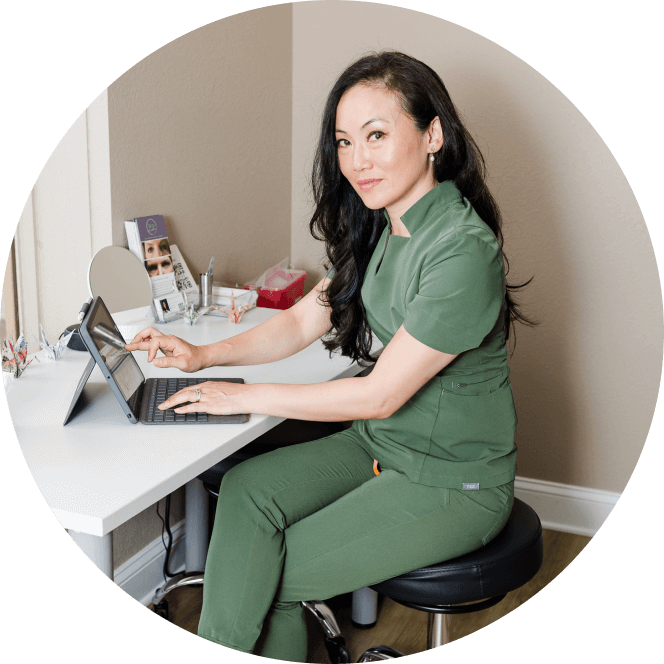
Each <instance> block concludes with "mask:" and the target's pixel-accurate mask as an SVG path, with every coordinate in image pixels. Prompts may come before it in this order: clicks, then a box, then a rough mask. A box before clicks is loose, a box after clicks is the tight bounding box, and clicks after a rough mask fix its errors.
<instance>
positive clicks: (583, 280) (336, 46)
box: [292, 2, 662, 492]
mask: <svg viewBox="0 0 664 664" xmlns="http://www.w3.org/2000/svg"><path fill="white" fill-rule="evenodd" d="M326 26H343V30H341V31H339V30H333V29H328V28H326ZM381 48H394V49H399V50H403V51H405V52H407V53H409V54H411V55H413V56H415V57H417V58H420V59H421V60H423V61H424V62H426V63H427V64H429V65H431V66H432V67H433V68H434V69H436V71H437V72H438V73H439V74H440V75H441V77H442V79H443V81H444V82H445V84H446V86H447V88H448V90H449V92H450V94H451V96H452V99H453V100H454V102H455V104H456V105H457V107H458V108H459V110H460V111H461V113H462V115H463V116H464V117H465V119H466V123H467V126H468V128H469V129H470V131H471V133H472V134H473V136H474V137H475V139H476V140H477V141H478V143H479V146H480V148H481V149H482V151H483V153H484V155H485V157H486V159H487V163H488V167H489V172H490V176H491V178H490V182H489V184H490V186H491V189H492V191H493V193H494V194H495V195H496V197H497V199H498V203H499V205H500V206H501V209H502V212H503V215H504V232H505V239H506V244H505V247H506V251H507V255H508V258H509V259H510V260H511V266H512V270H511V273H510V278H511V280H512V281H520V280H525V279H527V278H529V277H530V276H531V275H534V276H535V280H534V282H533V284H532V285H531V286H529V287H528V289H527V290H526V291H525V292H524V294H523V296H522V297H521V302H522V303H523V304H524V307H525V309H526V310H527V311H528V312H529V313H531V314H534V315H535V316H537V317H539V318H540V319H541V321H542V324H541V325H540V326H539V327H537V328H536V329H534V330H530V329H523V328H520V329H518V331H517V337H518V343H517V347H516V351H515V353H514V356H513V358H512V361H511V368H512V374H511V375H512V382H513V386H514V392H515V397H516V401H517V411H518V417H519V427H518V440H517V442H518V445H519V461H518V475H519V476H521V477H528V478H534V479H542V480H549V481H553V482H562V483H565V484H573V485H580V486H585V487H591V488H597V489H604V490H607V491H617V492H619V491H622V490H623V488H624V486H625V484H626V483H627V481H628V479H629V477H630V475H631V472H632V470H633V468H634V466H635V464H636V461H637V459H638V457H639V454H640V452H641V448H642V447H643V444H644V442H645V439H646V435H647V432H648V428H649V425H650V421H651V419H652V414H653V412H654V407H655V401H656V397H657V388H658V384H659V377H660V373H661V366H662V301H661V293H660V290H659V283H658V279H657V268H656V264H655V257H654V252H653V249H652V246H651V243H650V239H649V237H648V232H647V228H646V225H645V223H644V221H643V218H642V216H641V213H640V211H639V208H638V205H637V203H636V200H635V199H634V196H633V195H632V192H631V190H630V187H629V184H628V183H627V181H626V180H625V178H624V176H623V174H622V172H621V170H620V168H619V166H618V164H617V163H616V162H615V160H614V159H613V157H612V155H611V153H610V151H609V149H608V148H607V146H606V145H605V144H604V143H603V142H602V140H601V138H600V137H599V136H598V135H597V134H596V133H595V131H594V130H593V128H592V127H591V126H590V125H589V124H588V123H587V122H586V120H585V118H584V117H583V116H582V115H581V114H580V113H579V112H578V111H577V110H576V108H575V107H574V106H573V105H572V104H571V103H570V102H569V101H568V100H567V99H566V98H565V97H564V96H563V95H562V94H561V93H560V92H559V91H558V90H557V89H556V88H554V87H553V86H552V85H551V84H550V83H549V82H548V81H547V80H546V79H544V78H543V77H542V76H540V75H539V74H538V73H537V72H536V71H534V70H533V69H531V68H530V67H529V66H528V65H526V64H525V63H524V62H522V61H521V60H519V59H518V58H516V57H515V56H513V55H512V54H510V53H509V52H507V51H505V50H503V49H502V48H500V47H498V46H497V45H495V44H493V43H492V42H489V41H487V40H485V39H484V38H482V37H480V36H478V35H476V34H474V33H472V32H469V31H467V30H465V29H463V28H460V27H458V26H455V25H454V24H451V23H447V22H445V21H443V20H441V19H438V18H435V17H432V16H428V15H426V14H421V13H417V12H413V11H410V10H406V9H401V8H394V7H388V6H385V5H376V4H369V3H359V2H352V3H351V2H342V3H329V2H325V3H310V2H304V3H297V4H295V5H294V7H293V162H292V163H293V181H292V187H293V200H292V210H293V216H292V256H293V261H294V263H295V264H297V266H298V267H302V268H303V269H307V270H308V271H309V272H310V273H311V276H310V278H309V280H308V284H309V286H311V284H312V283H314V282H315V281H316V279H319V278H321V277H322V275H323V272H322V269H321V267H320V263H321V256H322V248H321V247H318V246H317V243H314V242H313V240H312V239H311V238H310V236H309V233H308V230H307V228H306V223H307V221H308V218H307V217H308V214H310V210H311V208H310V204H309V200H308V192H307V189H306V185H307V181H308V177H309V171H310V166H311V159H312V155H313V147H314V144H315V140H316V135H317V131H318V123H319V118H320V114H321V111H322V107H323V104H324V101H325V97H326V94H327V92H328V90H329V89H330V87H331V85H332V84H333V82H334V80H335V78H336V76H338V74H339V73H340V72H341V71H342V70H343V68H344V67H345V66H346V65H347V64H348V63H350V62H351V61H352V60H354V59H356V58H357V57H359V56H360V55H362V54H363V53H365V52H367V51H369V50H379V49H381Z"/></svg>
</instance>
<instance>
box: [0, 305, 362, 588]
mask: <svg viewBox="0 0 664 664" xmlns="http://www.w3.org/2000/svg"><path fill="white" fill-rule="evenodd" d="M276 313H278V312H277V311H276V310H273V309H258V308H254V309H252V310H250V311H248V312H246V313H245V314H244V316H243V317H242V320H241V321H240V323H239V324H237V325H233V324H232V323H230V322H229V321H228V320H227V319H226V318H219V317H213V316H204V317H203V318H202V320H201V319H199V321H198V322H197V323H196V325H194V326H193V327H192V326H189V325H187V324H186V323H184V321H176V322H173V323H169V324H167V325H158V326H156V327H158V329H160V330H161V331H163V332H164V333H166V334H174V335H176V336H179V337H181V338H184V339H186V340H188V341H190V342H191V343H194V344H197V345H201V344H206V343H210V342H213V341H218V340H220V339H225V338H228V337H232V336H235V335H236V334H239V333H241V332H243V331H244V330H247V329H249V328H251V327H254V326H255V325H257V324H259V323H261V322H263V321H264V320H267V319H268V318H269V317H270V316H273V315H274V314H276ZM40 355H41V353H39V354H38V357H39V356H40ZM89 357H90V356H89V354H88V353H82V352H75V351H71V350H68V351H67V352H66V353H65V355H63V357H62V358H61V359H60V360H59V361H58V362H45V361H43V360H42V362H41V363H37V362H36V361H34V362H33V363H32V364H31V365H30V366H29V367H28V369H27V370H26V372H25V374H24V375H23V376H21V378H19V379H18V380H16V381H15V382H14V385H13V386H12V388H11V390H10V392H9V394H8V403H9V409H10V412H11V416H12V420H13V423H14V427H15V429H16V435H17V437H18V440H19V443H20V446H21V448H22V450H23V454H24V455H25V458H26V461H27V464H28V467H29V468H30V471H31V472H32V476H33V477H34V479H35V481H36V483H37V485H38V487H39V489H40V491H41V493H42V495H43V496H44V498H45V499H46V501H47V503H48V505H49V506H50V507H51V509H52V510H53V512H54V513H55V515H56V517H57V518H58V520H59V521H60V523H61V524H62V526H63V527H65V528H67V529H68V530H69V531H70V534H71V535H72V537H73V538H74V539H75V540H76V541H77V543H78V544H79V546H81V548H83V549H84V551H86V553H87V554H88V555H89V556H90V557H91V558H92V559H93V560H94V562H95V563H96V564H97V565H98V566H99V567H100V568H101V569H102V570H103V571H104V572H105V573H106V574H107V575H108V576H109V577H111V578H112V577H113V559H112V550H113V548H112V532H113V529H114V528H117V527H118V526H119V525H120V524H122V523H124V522H125V521H127V520H128V519H131V518H132V517H133V516H135V515H136V514H138V513H139V512H141V511H142V510H144V509H146V508H147V507H149V506H150V505H153V504H154V503H156V502H157V501H158V500H160V499H161V498H163V497H164V496H166V495H168V494H169V493H171V492H173V491H175V490H176V489H177V488H179V487H180V486H182V485H184V484H187V506H186V526H185V527H186V533H187V538H186V539H187V542H188V545H187V551H186V558H187V560H186V566H187V568H188V569H201V567H200V565H201V561H202V562H203V563H204V559H205V549H204V548H202V547H204V544H203V542H202V539H203V532H204V530H205V528H204V519H205V510H204V507H203V505H204V503H205V494H204V492H203V490H202V485H201V482H200V481H198V480H196V479H195V478H196V477H197V476H198V475H199V474H200V473H201V472H203V471H204V470H206V469H207V468H209V467H210V466H212V465H213V464H215V463H217V462H218V461H221V459H223V458H225V457H227V456H228V455H229V454H232V453H233V452H235V451H236V450H238V449H239V448H241V447H242V446H244V445H246V444H247V443H249V442H250V441H252V440H254V439H255V438H257V437H258V436H260V435H261V434H263V433H265V432H266V431H268V430H269V429H271V428H272V427H274V426H276V425H277V424H279V422H281V421H283V418H278V417H268V416H265V415H251V418H250V421H249V422H248V423H246V424H218V425H193V426H146V425H142V424H131V423H129V422H128V421H127V420H126V418H125V416H124V414H123V412H122V410H121V409H120V406H119V404H118V403H117V401H116V399H115V397H114V396H113V394H112V392H111V390H110V388H109V387H108V385H107V384H106V381H105V380H104V378H103V376H102V374H101V372H100V370H99V369H98V368H97V367H95V369H94V370H93V372H92V374H91V376H90V379H89V381H88V387H87V388H86V390H88V391H90V392H91V393H92V394H93V395H94V397H95V399H94V401H92V402H91V403H90V404H88V405H87V406H86V407H85V409H83V410H82V411H81V412H80V413H79V414H78V415H77V416H76V417H75V418H74V419H73V420H72V421H70V423H69V424H68V425H67V426H63V425H62V422H63V421H64V418H65V414H66V412H67V409H68V407H69V404H70V402H71V399H72V396H73V394H74V391H75V389H76V385H77V384H78V381H79V378H80V376H81V374H82V373H83V369H84V367H85V366H86V364H87V362H88V360H89ZM134 357H135V358H136V360H137V361H138V364H139V366H140V367H141V370H142V371H143V373H144V374H145V376H146V378H150V377H154V376H171V375H173V376H175V375H179V376H184V375H186V374H183V373H182V372H180V371H179V370H177V369H157V368H156V367H154V366H152V365H151V364H148V362H147V353H134ZM40 359H41V357H40ZM360 371H361V367H359V366H358V365H357V364H352V363H350V362H349V360H348V358H342V357H341V356H339V355H334V356H333V357H332V358H331V359H330V358H329V355H328V352H327V351H326V350H325V348H324V347H323V345H322V343H321V342H320V341H317V342H315V343H313V344H312V345H311V346H309V347H308V348H306V349H304V350H303V351H301V352H300V353H297V354H296V355H294V356H292V357H290V358H287V359H285V360H281V361H279V362H273V363H271V364H262V365H254V366H246V367H213V368H211V369H205V370H204V371H201V372H199V373H198V374H196V375H197V376H201V377H204V376H211V377H212V376H214V377H220V378H223V377H224V376H227V377H231V376H238V377H241V378H244V379H245V381H246V382H247V383H301V384H307V383H318V382H323V381H328V380H334V379H336V378H343V377H346V376H353V375H355V374H357V373H359V372H360Z"/></svg>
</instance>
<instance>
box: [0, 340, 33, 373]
mask: <svg viewBox="0 0 664 664" xmlns="http://www.w3.org/2000/svg"><path fill="white" fill-rule="evenodd" d="M27 357H28V344H27V342H26V340H25V337H24V336H23V335H22V334H21V335H20V336H19V338H18V339H17V340H16V343H13V340H12V338H11V337H5V339H4V341H3V342H2V370H3V371H6V372H7V373H10V374H12V375H14V376H15V377H16V378H18V377H19V376H20V375H21V374H22V373H23V372H24V371H25V370H26V368H27V367H28V365H29V364H30V362H32V360H34V359H35V358H34V357H33V358H32V359H30V360H28V359H27Z"/></svg>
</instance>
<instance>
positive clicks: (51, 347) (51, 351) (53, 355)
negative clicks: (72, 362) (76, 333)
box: [32, 323, 72, 361]
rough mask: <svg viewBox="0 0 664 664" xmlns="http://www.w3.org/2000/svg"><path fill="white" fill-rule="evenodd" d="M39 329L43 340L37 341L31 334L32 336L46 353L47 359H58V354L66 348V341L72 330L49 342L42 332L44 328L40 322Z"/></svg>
mask: <svg viewBox="0 0 664 664" xmlns="http://www.w3.org/2000/svg"><path fill="white" fill-rule="evenodd" d="M39 331H40V332H41V335H42V339H43V340H44V341H43V342H41V341H39V339H37V337H36V336H35V335H34V334H33V335H32V338H33V339H34V340H35V341H36V342H37V343H38V344H39V346H40V347H41V349H42V350H43V351H44V353H45V354H46V357H47V358H48V359H49V360H53V361H55V360H59V359H60V356H61V355H62V353H64V352H65V350H66V348H67V342H68V341H69V337H70V336H71V335H72V332H70V333H69V334H68V335H67V336H66V337H63V338H62V339H60V340H59V341H57V342H56V343H54V344H49V343H48V339H47V338H46V334H45V333H44V328H43V327H42V326H41V323H40V324H39Z"/></svg>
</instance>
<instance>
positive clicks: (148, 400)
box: [140, 378, 249, 424]
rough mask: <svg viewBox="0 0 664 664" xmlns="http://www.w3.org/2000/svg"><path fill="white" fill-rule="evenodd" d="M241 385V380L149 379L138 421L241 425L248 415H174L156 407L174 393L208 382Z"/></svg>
mask: <svg viewBox="0 0 664 664" xmlns="http://www.w3.org/2000/svg"><path fill="white" fill-rule="evenodd" d="M211 380H212V381H217V380H219V381H225V382H227V383H243V382H244V380H243V379H242V378H219V379H215V378H149V379H148V380H147V381H146V383H145V388H144V390H143V402H142V404H141V416H140V421H141V422H143V423H144V424H207V423H219V422H227V423H241V422H247V421H248V420H249V415H211V414H208V413H176V412H175V410H173V409H172V408H169V409H168V410H159V408H157V406H158V405H159V404H162V403H163V402H164V401H166V399H168V398H169V397H172V396H173V395H174V394H175V393H176V392H179V391H180V390H182V389H184V388H186V387H192V386H194V385H200V384H201V383H205V382H208V381H211ZM189 403H191V402H189V401H187V402H185V403H181V404H178V405H177V406H176V408H181V407H183V406H186V405H188V404H189Z"/></svg>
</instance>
